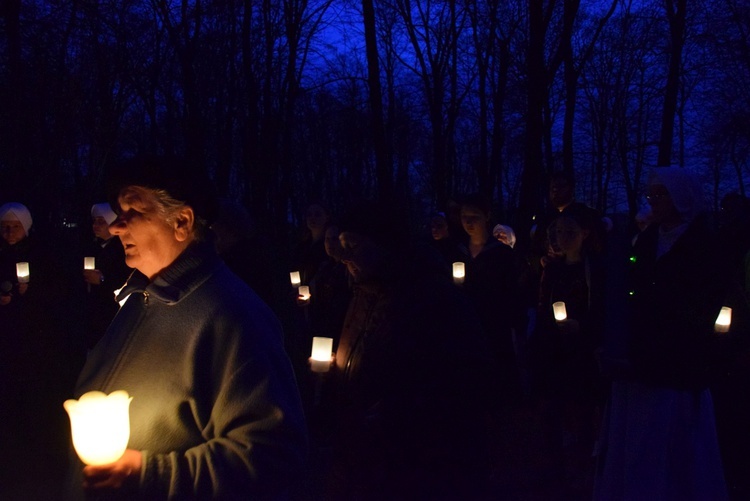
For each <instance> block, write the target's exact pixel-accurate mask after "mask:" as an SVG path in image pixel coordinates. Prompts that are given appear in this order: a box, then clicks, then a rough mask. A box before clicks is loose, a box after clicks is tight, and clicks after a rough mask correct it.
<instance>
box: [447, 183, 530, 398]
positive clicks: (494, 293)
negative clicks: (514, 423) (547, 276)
mask: <svg viewBox="0 0 750 501" xmlns="http://www.w3.org/2000/svg"><path fill="white" fill-rule="evenodd" d="M461 221H462V223H463V227H464V231H465V233H466V239H465V241H464V243H463V244H462V245H461V247H460V249H461V251H462V253H463V261H464V262H465V270H466V278H465V280H464V283H463V285H462V288H463V290H464V292H465V293H466V295H467V296H468V297H469V298H470V299H471V301H472V302H473V304H474V306H475V308H476V310H477V313H478V315H479V319H480V322H481V323H482V326H483V327H484V332H485V334H486V335H487V338H488V340H489V343H490V347H491V350H492V353H493V355H494V356H495V358H496V361H497V366H498V368H499V371H500V372H499V375H498V381H497V382H498V392H499V395H498V399H499V400H500V401H507V402H514V401H518V400H519V398H520V397H521V386H520V384H521V382H520V373H519V366H518V360H517V358H516V354H515V347H514V346H515V343H514V336H516V335H517V334H519V333H524V332H525V329H526V316H525V315H526V311H525V308H524V297H523V294H522V292H521V287H520V284H521V278H520V277H521V273H520V270H519V268H518V262H517V260H516V257H515V254H514V252H513V249H511V248H510V247H509V246H507V245H505V244H502V243H500V242H499V241H498V240H496V239H495V238H493V237H492V234H491V232H490V228H491V227H490V203H489V201H488V200H486V199H485V198H484V197H482V196H481V195H479V194H473V195H469V196H467V197H466V198H465V199H464V200H463V203H462V205H461Z"/></svg>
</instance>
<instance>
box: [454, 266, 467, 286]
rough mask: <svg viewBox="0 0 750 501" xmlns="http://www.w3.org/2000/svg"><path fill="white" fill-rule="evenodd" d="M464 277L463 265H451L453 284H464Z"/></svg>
mask: <svg viewBox="0 0 750 501" xmlns="http://www.w3.org/2000/svg"><path fill="white" fill-rule="evenodd" d="M465 277H466V266H465V265H464V263H462V262H460V261H457V262H455V263H453V282H454V283H456V284H462V283H464V278H465Z"/></svg>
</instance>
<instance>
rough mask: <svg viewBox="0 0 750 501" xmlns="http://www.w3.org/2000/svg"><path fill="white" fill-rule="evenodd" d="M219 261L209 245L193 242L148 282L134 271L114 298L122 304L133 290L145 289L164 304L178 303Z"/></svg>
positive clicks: (143, 290) (210, 272)
mask: <svg viewBox="0 0 750 501" xmlns="http://www.w3.org/2000/svg"><path fill="white" fill-rule="evenodd" d="M219 262H220V261H219V258H218V257H217V255H216V252H215V250H214V249H213V246H212V245H211V244H209V243H205V242H204V243H194V244H192V245H190V246H189V247H188V248H187V249H185V250H184V251H183V252H182V254H180V255H179V256H177V259H175V260H174V262H173V263H172V264H170V265H169V266H168V267H166V268H165V269H164V270H162V271H161V272H160V273H159V274H158V275H157V276H156V277H154V280H153V281H151V282H149V280H148V277H146V275H144V274H143V273H141V272H140V271H138V270H133V273H132V274H131V275H130V278H128V282H127V283H126V284H125V286H124V287H123V288H122V289H121V290H120V291H119V292H118V294H117V301H118V302H120V304H122V302H123V301H124V300H125V299H126V298H127V297H128V296H129V295H130V294H132V293H134V292H137V293H143V292H147V293H148V294H149V297H151V298H153V299H157V300H159V301H161V302H163V303H166V304H175V303H178V302H179V301H180V300H182V299H183V298H184V297H186V296H187V295H189V294H190V293H191V292H193V291H194V290H195V289H197V288H198V287H199V286H200V285H201V284H202V283H203V282H205V281H206V280H207V279H208V278H209V277H210V276H211V274H212V272H213V271H214V269H215V268H216V266H217V265H218V264H219Z"/></svg>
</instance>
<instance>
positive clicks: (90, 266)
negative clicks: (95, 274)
mask: <svg viewBox="0 0 750 501" xmlns="http://www.w3.org/2000/svg"><path fill="white" fill-rule="evenodd" d="M83 269H84V270H95V269H96V258H93V257H85V258H83Z"/></svg>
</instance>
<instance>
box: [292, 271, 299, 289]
mask: <svg viewBox="0 0 750 501" xmlns="http://www.w3.org/2000/svg"><path fill="white" fill-rule="evenodd" d="M289 281H290V282H292V287H299V286H300V284H301V283H302V278H301V277H300V274H299V271H292V272H290V273H289Z"/></svg>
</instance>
